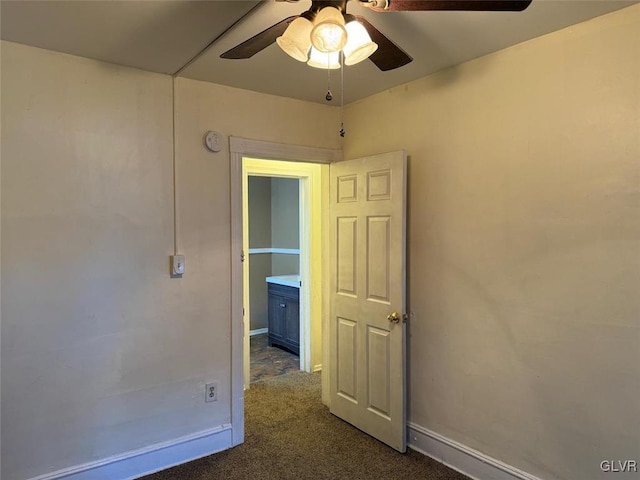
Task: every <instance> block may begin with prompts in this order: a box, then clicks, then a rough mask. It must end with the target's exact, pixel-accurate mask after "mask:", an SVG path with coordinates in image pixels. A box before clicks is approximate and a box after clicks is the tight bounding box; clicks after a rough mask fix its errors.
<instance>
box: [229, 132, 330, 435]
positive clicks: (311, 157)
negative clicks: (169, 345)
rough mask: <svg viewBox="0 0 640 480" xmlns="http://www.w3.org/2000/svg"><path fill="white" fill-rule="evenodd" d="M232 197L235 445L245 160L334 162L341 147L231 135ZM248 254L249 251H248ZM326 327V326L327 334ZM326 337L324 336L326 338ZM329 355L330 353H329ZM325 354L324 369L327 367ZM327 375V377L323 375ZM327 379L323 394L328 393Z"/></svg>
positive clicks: (240, 399) (240, 396) (240, 385)
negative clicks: (276, 141)
mask: <svg viewBox="0 0 640 480" xmlns="http://www.w3.org/2000/svg"><path fill="white" fill-rule="evenodd" d="M229 150H230V179H231V185H230V196H231V198H230V200H231V425H232V445H233V446H235V445H239V444H241V443H242V442H244V373H243V368H244V332H245V328H244V318H243V264H242V258H241V256H242V250H243V216H242V190H243V189H242V159H243V158H244V157H253V158H260V159H264V160H288V161H293V162H312V163H324V164H328V163H332V162H336V161H340V160H341V159H342V151H341V150H338V149H327V148H316V147H305V146H298V145H286V144H281V143H273V142H264V141H259V140H250V139H246V138H239V137H230V138H229ZM246 253H247V254H248V252H246ZM325 330H326V329H324V328H323V337H324V336H325V334H324V332H325ZM323 339H324V338H323ZM325 350H326V349H325ZM327 356H328V355H327ZM327 356H324V355H323V364H324V368H325V369H326V368H327V365H326V361H325V359H326V357H327ZM323 377H325V376H323ZM325 390H326V389H325V380H324V378H323V397H324V392H325Z"/></svg>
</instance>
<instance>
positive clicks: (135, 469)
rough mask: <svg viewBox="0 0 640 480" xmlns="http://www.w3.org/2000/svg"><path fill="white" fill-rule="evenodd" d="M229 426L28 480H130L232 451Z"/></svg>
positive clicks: (221, 426) (225, 425)
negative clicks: (218, 453)
mask: <svg viewBox="0 0 640 480" xmlns="http://www.w3.org/2000/svg"><path fill="white" fill-rule="evenodd" d="M231 437H232V429H231V425H230V424H224V425H220V426H219V427H215V428H212V429H209V430H204V431H202V432H197V433H194V434H192V435H187V436H184V437H180V438H177V439H175V440H171V441H168V442H162V443H156V444H154V445H150V446H148V447H144V448H141V449H139V450H132V451H129V452H125V453H123V454H120V455H115V456H113V457H109V458H105V459H103V460H98V461H96V462H90V463H85V464H82V465H76V466H74V467H70V468H65V469H63V470H58V471H56V472H52V473H47V474H44V475H40V476H38V477H33V478H31V479H30V480H61V479H64V480H131V479H134V478H139V477H142V476H144V475H149V474H151V473H154V472H158V471H160V470H164V469H166V468H170V467H174V466H176V465H180V464H182V463H186V462H190V461H191V460H195V459H197V458H202V457H206V456H207V455H211V454H213V453H217V452H220V451H222V450H226V449H228V448H231V447H232V441H231Z"/></svg>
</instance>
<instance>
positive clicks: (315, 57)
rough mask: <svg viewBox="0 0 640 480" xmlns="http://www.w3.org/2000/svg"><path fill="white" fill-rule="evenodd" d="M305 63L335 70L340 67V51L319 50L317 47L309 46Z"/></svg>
mask: <svg viewBox="0 0 640 480" xmlns="http://www.w3.org/2000/svg"><path fill="white" fill-rule="evenodd" d="M307 65H309V66H310V67H315V68H323V69H325V70H327V69H329V70H336V69H338V68H340V52H321V51H320V50H318V49H317V48H315V47H311V53H310V54H309V61H308V62H307Z"/></svg>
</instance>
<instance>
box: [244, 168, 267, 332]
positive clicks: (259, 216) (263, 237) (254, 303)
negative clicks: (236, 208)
mask: <svg viewBox="0 0 640 480" xmlns="http://www.w3.org/2000/svg"><path fill="white" fill-rule="evenodd" d="M248 185H249V191H248V202H249V211H248V212H247V213H248V215H249V248H250V249H251V248H270V247H271V178H269V177H253V176H250V177H249V182H248ZM271 257H272V254H271V253H257V254H250V257H249V292H250V299H249V304H250V307H249V319H250V322H251V323H250V326H249V329H250V330H258V329H260V328H267V325H268V303H267V283H266V282H265V278H267V277H269V276H271Z"/></svg>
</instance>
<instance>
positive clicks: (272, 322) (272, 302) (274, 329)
mask: <svg viewBox="0 0 640 480" xmlns="http://www.w3.org/2000/svg"><path fill="white" fill-rule="evenodd" d="M286 305H287V303H286V301H285V299H284V297H281V296H280V295H275V294H273V293H270V294H269V336H270V337H271V338H272V339H282V340H284V339H285V328H286V327H285V322H284V310H286Z"/></svg>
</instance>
